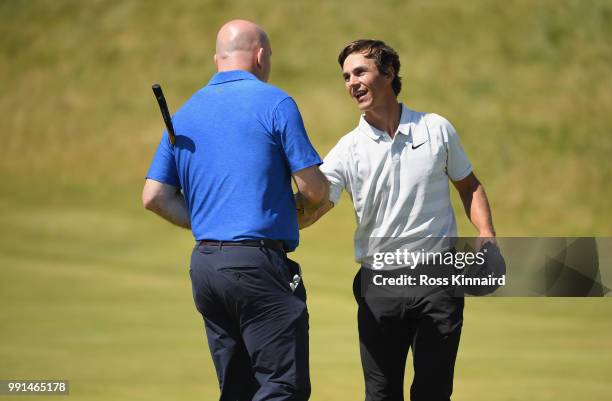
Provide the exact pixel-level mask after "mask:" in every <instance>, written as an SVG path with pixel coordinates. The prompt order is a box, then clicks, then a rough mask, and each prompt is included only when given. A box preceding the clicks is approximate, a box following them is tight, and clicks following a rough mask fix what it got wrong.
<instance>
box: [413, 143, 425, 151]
mask: <svg viewBox="0 0 612 401" xmlns="http://www.w3.org/2000/svg"><path fill="white" fill-rule="evenodd" d="M425 142H427V141H425ZM425 142H421V143H419V144H418V145H417V146H414V144H412V149H413V150H414V149H418V148H420V147H421V146H422V145H423V144H424V143H425Z"/></svg>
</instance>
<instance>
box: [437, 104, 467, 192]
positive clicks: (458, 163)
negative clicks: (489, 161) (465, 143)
mask: <svg viewBox="0 0 612 401" xmlns="http://www.w3.org/2000/svg"><path fill="white" fill-rule="evenodd" d="M437 117H438V118H439V119H440V122H441V126H440V129H441V131H442V137H443V138H444V143H445V145H446V174H447V175H448V177H449V178H450V179H451V180H453V181H459V180H462V179H464V178H465V177H467V176H468V174H470V173H471V172H472V164H471V163H470V161H469V160H468V158H467V155H466V154H465V151H464V150H463V147H462V146H461V141H460V140H459V135H457V131H456V130H455V127H453V125H452V124H451V123H450V122H449V121H448V120H446V119H445V118H443V117H440V116H437Z"/></svg>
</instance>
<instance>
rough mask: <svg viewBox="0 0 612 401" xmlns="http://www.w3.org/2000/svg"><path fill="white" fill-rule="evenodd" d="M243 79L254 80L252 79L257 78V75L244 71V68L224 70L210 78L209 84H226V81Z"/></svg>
mask: <svg viewBox="0 0 612 401" xmlns="http://www.w3.org/2000/svg"><path fill="white" fill-rule="evenodd" d="M243 79H247V80H249V79H250V80H252V79H257V77H256V76H255V75H253V74H251V73H250V72H248V71H244V70H232V71H223V72H218V73H216V74H215V75H213V77H212V78H211V79H210V81H209V82H208V84H209V85H218V84H224V83H226V82H232V81H240V80H243Z"/></svg>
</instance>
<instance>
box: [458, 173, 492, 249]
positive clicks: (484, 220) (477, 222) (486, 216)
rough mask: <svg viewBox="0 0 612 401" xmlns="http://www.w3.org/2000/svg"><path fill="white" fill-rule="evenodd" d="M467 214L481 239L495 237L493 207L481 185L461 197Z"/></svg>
mask: <svg viewBox="0 0 612 401" xmlns="http://www.w3.org/2000/svg"><path fill="white" fill-rule="evenodd" d="M461 199H462V201H463V206H464V208H465V212H466V214H467V216H468V218H469V219H470V221H471V222H472V224H473V225H474V227H476V229H477V230H478V233H479V235H480V236H481V237H495V228H494V227H493V217H492V215H491V207H490V206H489V200H488V199H487V194H486V192H485V190H484V187H483V186H482V185H481V184H480V183H479V184H478V185H477V186H476V188H475V189H474V190H473V191H472V192H471V193H468V194H465V195H463V196H462V197H461Z"/></svg>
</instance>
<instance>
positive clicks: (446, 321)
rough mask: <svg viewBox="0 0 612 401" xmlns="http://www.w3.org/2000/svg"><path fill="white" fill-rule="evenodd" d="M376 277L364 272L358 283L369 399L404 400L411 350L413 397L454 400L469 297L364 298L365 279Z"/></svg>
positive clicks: (419, 400) (435, 294)
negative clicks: (454, 384)
mask: <svg viewBox="0 0 612 401" xmlns="http://www.w3.org/2000/svg"><path fill="white" fill-rule="evenodd" d="M362 272H363V274H362ZM371 276H372V273H371V271H369V270H368V269H364V268H362V269H361V271H360V272H358V273H357V275H356V276H355V280H354V283H353V292H354V295H355V299H356V301H357V304H358V313H357V320H358V328H359V349H360V353H361V364H362V367H363V375H364V379H365V391H366V396H365V399H366V401H403V400H404V394H403V387H404V372H405V368H406V359H407V356H408V351H409V349H410V348H412V354H413V366H414V379H413V382H412V386H411V387H410V399H411V400H412V401H449V400H450V396H451V393H452V391H453V375H454V367H455V359H456V357H457V350H458V347H459V338H460V336H461V327H462V324H463V306H464V299H463V298H462V297H454V296H453V291H452V290H449V291H445V290H444V289H441V288H440V289H438V290H436V291H428V293H427V295H425V296H422V295H418V296H416V297H411V296H410V294H409V293H408V294H405V296H401V297H389V296H382V297H376V296H375V297H370V296H367V293H366V294H364V295H365V296H362V290H363V288H364V287H362V280H369V279H370V278H371ZM363 292H366V291H365V290H364V291H363ZM406 295H407V296H406Z"/></svg>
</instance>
